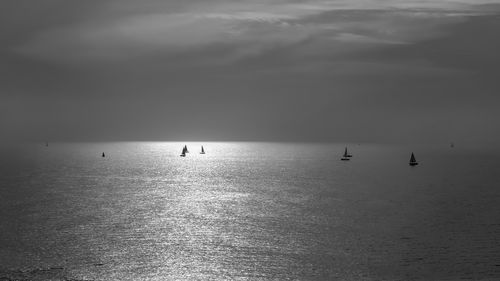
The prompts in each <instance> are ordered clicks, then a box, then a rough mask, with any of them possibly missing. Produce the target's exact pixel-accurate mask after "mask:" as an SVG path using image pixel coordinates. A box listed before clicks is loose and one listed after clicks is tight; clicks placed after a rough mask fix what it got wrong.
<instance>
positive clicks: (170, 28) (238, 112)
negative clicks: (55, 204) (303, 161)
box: [0, 0, 500, 143]
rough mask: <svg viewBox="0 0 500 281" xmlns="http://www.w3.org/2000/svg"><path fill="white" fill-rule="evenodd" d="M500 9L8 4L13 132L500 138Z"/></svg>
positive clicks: (283, 1) (122, 136)
mask: <svg viewBox="0 0 500 281" xmlns="http://www.w3.org/2000/svg"><path fill="white" fill-rule="evenodd" d="M499 50H500V0H498V1H487V0H463V1H448V0H442V1H439V0H437V1H426V0H397V1H396V0H371V1H370V0H332V1H320V0H318V1H317V0H304V1H298V0H267V1H260V0H253V1H247V0H236V1H235V0H232V1H228V0H191V1H188V0H182V1H181V0H172V1H163V0H141V1H136V0H86V1H80V0H43V1H41V0H2V1H1V2H0V131H1V133H0V135H2V139H3V140H6V139H7V140H29V141H45V140H49V141H115V140H124V141H127V140H154V141H162V140H164V141H169V140H171V141H182V140H185V141H320V142H391V143H449V142H451V141H453V142H455V143H460V142H472V143H486V142H498V141H500V51H499Z"/></svg>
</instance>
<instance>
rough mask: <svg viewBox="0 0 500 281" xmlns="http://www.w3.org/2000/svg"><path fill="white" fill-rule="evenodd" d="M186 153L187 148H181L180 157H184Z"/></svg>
mask: <svg viewBox="0 0 500 281" xmlns="http://www.w3.org/2000/svg"><path fill="white" fill-rule="evenodd" d="M186 152H187V148H186V146H184V148H182V153H181V157H186Z"/></svg>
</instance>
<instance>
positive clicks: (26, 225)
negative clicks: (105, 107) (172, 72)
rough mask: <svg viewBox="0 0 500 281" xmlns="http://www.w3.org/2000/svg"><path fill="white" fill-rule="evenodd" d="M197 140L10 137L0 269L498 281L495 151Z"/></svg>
mask: <svg viewBox="0 0 500 281" xmlns="http://www.w3.org/2000/svg"><path fill="white" fill-rule="evenodd" d="M186 144H187V145H188V148H189V150H190V153H189V154H188V155H187V157H179V154H180V152H181V150H182V146H183V145H184V143H160V142H158V143H146V142H142V143H141V142H138V143H52V144H50V146H49V147H45V146H44V145H43V144H42V145H38V144H29V145H28V144H26V145H19V146H16V147H3V148H2V149H1V151H0V207H1V208H0V219H1V224H0V279H2V278H3V279H7V280H8V279H11V280H16V279H26V280H69V279H77V280H235V279H236V280H458V279H464V280H498V279H500V174H499V173H498V171H500V170H499V168H498V164H499V160H500V154H499V152H498V151H496V150H491V149H490V150H488V149H466V148H460V147H456V148H453V149H452V148H449V147H447V146H442V147H440V146H425V147H424V146H418V147H403V146H387V145H368V144H361V145H358V144H352V145H349V148H350V152H351V153H352V154H353V155H354V157H353V158H352V160H351V161H340V157H341V155H342V153H343V149H344V145H338V144H279V143H203V145H204V147H205V150H206V152H207V154H204V155H201V154H199V150H200V145H201V144H199V143H186ZM412 151H413V152H415V156H416V157H417V160H419V161H420V165H418V166H416V167H409V166H408V160H409V156H410V153H411V152H412ZM102 152H105V153H106V157H105V158H103V157H101V153H102Z"/></svg>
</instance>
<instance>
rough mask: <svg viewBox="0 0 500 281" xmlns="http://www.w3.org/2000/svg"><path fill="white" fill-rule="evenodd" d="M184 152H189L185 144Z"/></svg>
mask: <svg viewBox="0 0 500 281" xmlns="http://www.w3.org/2000/svg"><path fill="white" fill-rule="evenodd" d="M184 153H189V150H188V147H187V145H185V146H184Z"/></svg>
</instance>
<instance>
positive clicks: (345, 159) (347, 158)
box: [340, 147, 351, 161]
mask: <svg viewBox="0 0 500 281" xmlns="http://www.w3.org/2000/svg"><path fill="white" fill-rule="evenodd" d="M349 157H351V156H349V154H348V153H347V147H346V148H345V150H344V155H343V156H342V158H340V160H342V161H349V160H350V158H349Z"/></svg>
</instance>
